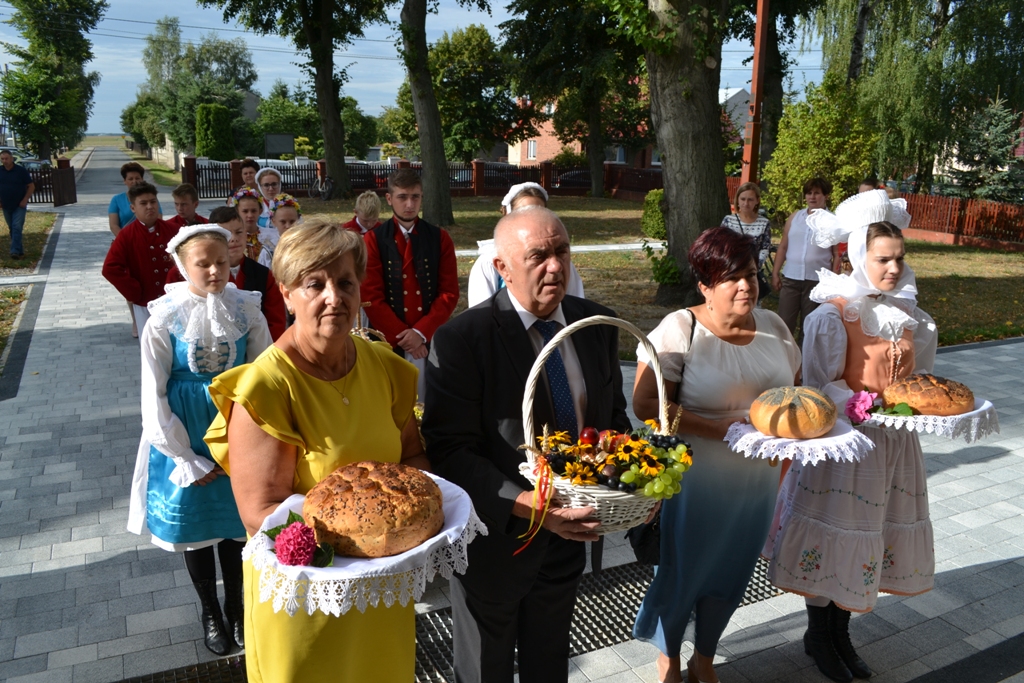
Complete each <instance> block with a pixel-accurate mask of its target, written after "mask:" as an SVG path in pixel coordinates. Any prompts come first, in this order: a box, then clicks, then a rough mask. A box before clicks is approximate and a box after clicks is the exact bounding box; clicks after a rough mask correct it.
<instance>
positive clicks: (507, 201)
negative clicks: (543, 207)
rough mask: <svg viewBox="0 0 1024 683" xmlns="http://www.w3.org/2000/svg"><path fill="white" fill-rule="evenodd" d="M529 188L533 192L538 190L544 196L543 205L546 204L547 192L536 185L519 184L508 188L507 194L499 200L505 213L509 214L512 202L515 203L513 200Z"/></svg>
mask: <svg viewBox="0 0 1024 683" xmlns="http://www.w3.org/2000/svg"><path fill="white" fill-rule="evenodd" d="M531 187H532V188H533V189H535V190H540V193H541V194H542V195H544V203H545V204H547V203H548V191H547V190H545V189H544V188H543V187H541V186H540V185H538V184H537V183H519V184H518V185H513V186H512V187H510V188H508V192H507V193H506V194H505V198H504V199H502V200H501V205H502V206H503V207H505V212H506V213H509V212H511V211H512V202H513V201H515V198H516V197H518V196H519V195H520V194H521V193H522V191H523V190H525V189H527V188H531Z"/></svg>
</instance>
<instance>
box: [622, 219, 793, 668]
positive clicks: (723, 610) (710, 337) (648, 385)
mask: <svg viewBox="0 0 1024 683" xmlns="http://www.w3.org/2000/svg"><path fill="white" fill-rule="evenodd" d="M756 257H757V251H756V245H755V243H754V240H753V239H751V238H750V237H749V236H746V235H737V234H736V233H735V232H733V231H732V230H729V229H728V228H723V227H717V228H711V229H710V230H707V231H705V232H704V233H702V234H701V236H700V237H699V238H697V239H696V240H695V241H694V243H693V246H692V247H691V249H690V253H689V260H690V266H691V268H693V271H694V273H695V275H696V276H697V279H698V283H699V289H700V292H701V294H702V295H703V296H704V297H705V299H706V304H704V305H701V306H693V307H692V308H689V309H684V310H681V311H676V312H675V313H670V314H669V315H668V316H666V317H665V319H664V320H662V321H661V323H660V324H659V325H658V327H657V328H655V329H654V331H653V332H651V334H650V340H651V343H652V344H654V347H655V348H656V349H657V350H658V359H659V360H660V361H661V365H662V369H663V371H664V375H665V385H666V386H665V389H666V396H667V397H668V400H669V401H670V403H669V419H675V415H676V414H677V413H678V414H680V417H679V420H680V422H679V433H680V434H681V435H683V436H684V438H686V439H687V440H688V441H689V442H690V443H691V444H692V446H693V467H692V468H691V469H690V471H689V472H687V473H686V476H685V477H683V480H682V491H681V492H680V493H679V494H678V495H676V496H673V497H672V498H671V499H669V500H667V501H665V503H664V505H663V506H662V508H661V559H660V561H659V563H658V571H657V573H656V575H655V577H654V581H653V582H652V583H651V586H650V589H648V591H647V595H646V596H645V597H644V601H643V604H642V605H641V607H640V612H639V613H638V614H637V618H636V625H635V626H634V627H633V635H634V636H635V637H636V638H638V639H640V640H646V641H648V642H651V643H653V644H655V645H657V646H658V649H659V650H661V656H660V657H659V658H658V680H659V681H663V682H665V683H679V682H680V681H681V680H682V671H681V668H682V667H681V662H680V657H679V654H680V648H681V646H682V641H683V635H684V633H685V632H686V627H687V624H688V623H689V622H690V615H691V614H695V615H696V617H695V618H694V620H693V621H694V656H693V658H692V659H691V660H690V661H689V662H688V663H687V666H686V669H687V679H688V680H689V683H715V682H716V681H717V680H718V678H717V676H716V675H715V671H714V668H713V666H712V663H713V661H714V657H715V652H716V650H717V649H718V641H719V639H720V638H721V637H722V633H723V632H724V631H725V627H726V626H727V625H728V623H729V619H730V618H731V617H732V614H733V612H735V611H736V608H737V607H738V606H739V604H740V601H741V600H742V599H743V593H744V591H745V590H746V586H747V583H748V582H749V581H750V576H751V574H753V572H754V567H755V565H756V564H757V558H758V556H759V555H760V554H761V549H762V548H763V547H764V541H765V537H766V536H767V534H768V528H769V525H770V524H771V520H772V510H773V509H774V508H775V494H776V491H777V490H778V483H779V474H778V470H777V469H775V468H773V467H771V466H770V465H769V464H768V462H766V461H764V460H759V459H750V458H745V457H744V456H743V455H742V454H741V453H734V452H733V451H732V450H731V449H730V448H729V446H728V445H727V444H726V443H725V442H724V441H723V438H724V437H725V435H726V432H727V431H728V429H729V426H730V425H731V424H732V423H734V422H737V421H740V420H743V419H745V418H746V417H747V416H748V414H749V412H750V404H751V403H753V402H754V399H756V398H757V397H758V395H760V394H761V392H763V391H765V390H767V389H772V388H774V387H780V386H789V385H792V384H794V383H795V382H796V381H797V378H798V376H799V372H800V349H799V348H798V347H797V345H796V342H794V341H793V336H792V335H791V334H790V333H789V330H787V329H786V326H785V324H784V323H783V322H782V320H781V319H780V318H779V316H777V315H776V314H775V313H773V312H771V311H767V310H764V309H761V308H756V303H757V279H756V278H757V265H756V260H755V259H756ZM649 364H650V358H649V357H648V356H647V352H646V351H645V349H644V347H643V346H640V347H639V348H638V349H637V381H636V385H635V387H634V389H633V410H634V412H635V413H636V415H637V417H639V418H640V419H653V418H657V416H658V409H659V403H658V386H657V380H656V379H655V377H654V372H653V371H652V370H651V369H650V368H649V367H648V365H649Z"/></svg>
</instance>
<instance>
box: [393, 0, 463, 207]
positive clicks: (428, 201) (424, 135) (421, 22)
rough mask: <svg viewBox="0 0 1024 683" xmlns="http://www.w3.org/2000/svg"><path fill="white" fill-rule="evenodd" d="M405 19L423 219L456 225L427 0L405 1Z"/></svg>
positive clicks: (407, 59) (406, 58) (405, 37)
mask: <svg viewBox="0 0 1024 683" xmlns="http://www.w3.org/2000/svg"><path fill="white" fill-rule="evenodd" d="M401 18H402V43H403V45H404V47H405V67H406V69H407V70H408V71H409V87H410V90H411V91H412V109H413V111H414V112H415V113H416V128H417V132H418V133H419V138H420V159H421V161H422V162H423V219H424V220H425V221H427V222H428V223H433V224H434V225H439V226H442V227H443V226H446V225H452V224H453V223H454V222H455V217H454V216H453V215H452V197H451V183H450V179H449V177H448V160H447V159H446V158H445V155H444V134H443V132H442V130H441V112H440V111H439V110H438V108H437V98H436V97H434V84H433V82H432V81H431V78H430V68H429V67H428V66H427V0H405V4H403V5H402V14H401Z"/></svg>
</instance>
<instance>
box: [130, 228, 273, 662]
mask: <svg viewBox="0 0 1024 683" xmlns="http://www.w3.org/2000/svg"><path fill="white" fill-rule="evenodd" d="M230 236H231V235H230V233H229V232H228V231H227V230H225V229H224V228H221V227H218V226H216V225H196V226H191V227H186V228H182V230H181V231H180V232H178V234H177V236H176V237H175V238H174V239H172V240H171V241H170V242H169V243H168V245H167V251H168V253H170V254H171V256H172V257H173V258H174V261H175V263H176V264H177V266H178V269H179V270H180V271H181V273H182V275H184V276H185V279H186V282H179V283H174V284H169V285H167V286H166V288H165V291H166V292H167V293H166V294H165V295H164V296H162V297H160V298H159V299H156V300H155V301H153V302H151V303H150V304H149V312H150V316H151V317H150V319H149V322H147V323H146V327H145V329H144V330H143V331H142V334H141V335H140V336H141V346H142V386H141V393H142V441H141V443H140V444H139V452H138V456H137V458H136V463H135V476H134V478H133V480H132V494H131V506H130V509H129V516H128V530H129V531H131V532H133V533H136V534H142V533H145V532H146V531H148V532H149V533H150V534H151V535H152V541H153V544H154V545H156V546H158V547H160V548H164V549H165V550H169V551H171V552H181V553H183V554H184V556H185V566H186V567H187V568H188V572H189V576H191V577H192V582H193V584H194V585H195V587H196V591H197V592H198V593H199V599H200V602H201V604H202V617H201V620H202V624H203V635H204V639H205V642H206V647H207V648H208V649H209V650H210V651H211V652H214V653H215V654H218V655H225V654H227V653H228V652H229V651H230V650H231V647H232V640H233V641H234V642H235V643H236V644H237V645H238V646H239V647H243V644H244V643H243V629H242V623H243V621H242V546H243V544H244V542H245V527H243V526H242V520H241V519H240V518H239V516H238V509H237V508H236V507H235V499H234V496H233V495H232V492H231V484H230V482H229V481H228V478H227V476H226V475H225V473H224V470H222V469H221V468H220V467H218V466H217V464H216V463H215V462H214V461H213V460H212V459H211V458H210V452H209V450H208V449H207V446H206V444H205V443H204V442H203V436H204V435H205V434H206V429H207V428H208V427H209V426H210V423H211V422H212V421H213V418H214V416H215V415H216V414H217V409H216V408H215V407H214V405H213V403H212V402H211V400H210V396H209V394H208V393H207V387H208V386H209V385H210V382H211V381H212V380H213V378H214V377H216V376H217V375H219V374H220V373H222V372H224V371H225V370H227V369H229V368H232V367H235V366H236V365H241V364H242V363H245V362H248V361H251V360H252V359H254V358H256V356H258V355H259V354H260V353H261V352H262V351H263V350H264V349H265V348H267V347H268V346H269V345H270V343H271V339H270V332H269V331H268V329H267V321H266V319H264V317H263V314H262V313H261V312H260V298H261V297H260V294H259V293H258V292H248V291H243V290H239V289H236V288H235V286H234V285H233V284H230V278H231V273H230V268H229V261H228V239H229V238H230ZM214 546H217V554H218V555H219V556H220V565H221V573H222V575H223V577H224V595H225V599H224V616H225V617H226V619H227V625H228V628H227V629H225V626H224V623H223V621H222V618H221V609H220V605H219V603H218V602H217V574H216V564H215V561H214V557H213V555H214V553H213V547H214Z"/></svg>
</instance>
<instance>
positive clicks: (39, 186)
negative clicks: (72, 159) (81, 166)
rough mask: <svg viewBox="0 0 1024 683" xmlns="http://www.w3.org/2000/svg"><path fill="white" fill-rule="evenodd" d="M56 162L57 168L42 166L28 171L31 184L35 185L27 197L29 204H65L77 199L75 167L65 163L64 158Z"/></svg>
mask: <svg viewBox="0 0 1024 683" xmlns="http://www.w3.org/2000/svg"><path fill="white" fill-rule="evenodd" d="M58 163H59V164H60V166H59V167H57V168H54V167H53V166H42V167H40V168H38V169H32V170H30V171H29V172H28V174H29V175H30V176H31V177H32V184H33V185H35V191H34V192H33V193H32V197H31V198H30V199H29V203H30V204H53V205H54V206H65V205H67V204H74V203H76V202H77V201H78V192H77V189H76V188H75V169H73V168H71V166H70V164H67V160H66V159H60V160H59V161H58ZM65 164H67V165H65Z"/></svg>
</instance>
